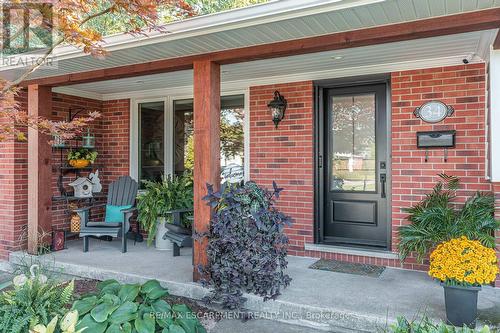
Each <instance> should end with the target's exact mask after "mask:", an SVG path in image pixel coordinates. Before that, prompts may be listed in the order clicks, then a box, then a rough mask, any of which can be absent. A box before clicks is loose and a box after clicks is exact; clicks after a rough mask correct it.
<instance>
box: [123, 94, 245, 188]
mask: <svg viewBox="0 0 500 333" xmlns="http://www.w3.org/2000/svg"><path fill="white" fill-rule="evenodd" d="M232 95H243V100H244V105H243V110H244V118H243V157H244V165H243V169H244V173H245V176H244V179H245V181H248V180H249V179H250V108H249V106H250V93H249V89H245V90H227V91H223V92H221V97H222V96H232ZM192 98H193V94H192V93H191V94H168V93H167V94H165V95H163V96H158V97H148V98H131V99H130V158H129V162H130V163H129V175H130V177H132V178H133V179H135V180H138V177H139V140H140V138H139V125H140V124H139V105H140V104H142V103H150V102H164V112H165V117H164V119H165V124H164V128H165V147H164V149H165V168H164V173H165V175H171V174H172V173H173V170H174V147H173V141H174V121H173V120H174V102H175V101H177V100H183V99H192Z"/></svg>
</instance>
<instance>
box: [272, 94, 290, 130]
mask: <svg viewBox="0 0 500 333" xmlns="http://www.w3.org/2000/svg"><path fill="white" fill-rule="evenodd" d="M286 105H287V104H286V99H285V98H284V97H283V96H281V95H280V93H279V92H278V91H277V90H276V91H275V92H274V99H273V100H272V101H270V102H269V104H267V107H268V108H269V111H271V115H272V116H273V123H274V126H275V127H276V128H278V124H279V123H280V121H282V120H283V118H285V110H286Z"/></svg>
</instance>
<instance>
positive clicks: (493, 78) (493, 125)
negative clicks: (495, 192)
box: [489, 49, 500, 182]
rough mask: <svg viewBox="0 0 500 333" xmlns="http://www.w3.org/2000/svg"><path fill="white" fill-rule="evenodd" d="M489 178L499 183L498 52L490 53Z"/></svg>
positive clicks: (499, 82)
mask: <svg viewBox="0 0 500 333" xmlns="http://www.w3.org/2000/svg"><path fill="white" fill-rule="evenodd" d="M489 97H490V110H489V111H490V123H489V126H490V142H489V153H490V159H491V160H490V166H491V170H490V177H491V181H492V182H500V50H493V49H491V53H490V91H489Z"/></svg>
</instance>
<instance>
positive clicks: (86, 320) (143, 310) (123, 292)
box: [72, 280, 205, 333]
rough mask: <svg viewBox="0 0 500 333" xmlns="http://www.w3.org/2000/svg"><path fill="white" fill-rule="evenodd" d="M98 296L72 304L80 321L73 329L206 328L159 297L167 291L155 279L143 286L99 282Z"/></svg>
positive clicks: (179, 331) (176, 331)
mask: <svg viewBox="0 0 500 333" xmlns="http://www.w3.org/2000/svg"><path fill="white" fill-rule="evenodd" d="M98 289H99V293H98V294H96V295H88V296H86V297H84V298H81V299H79V300H77V301H76V302H75V303H73V307H72V309H73V310H77V311H78V313H79V315H80V319H81V320H80V321H79V323H78V324H77V326H76V329H77V330H78V329H82V328H85V327H86V328H87V329H86V332H92V333H103V332H106V333H114V332H129V333H130V332H138V333H156V332H161V333H205V329H204V328H203V326H202V325H201V324H200V322H199V321H198V319H197V318H196V317H195V316H194V314H193V313H192V312H191V310H190V309H189V308H188V307H187V306H186V305H184V304H176V305H170V304H169V303H167V302H166V301H165V300H163V299H162V298H163V297H164V296H166V295H168V290H167V289H165V288H163V287H161V286H160V283H159V282H158V281H156V280H150V281H148V282H146V283H144V284H143V285H139V284H123V285H122V284H120V283H118V282H117V281H115V280H107V281H103V282H101V283H99V285H98Z"/></svg>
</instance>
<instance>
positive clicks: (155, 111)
mask: <svg viewBox="0 0 500 333" xmlns="http://www.w3.org/2000/svg"><path fill="white" fill-rule="evenodd" d="M164 107H165V105H164V102H148V103H140V104H139V124H140V126H139V179H140V180H141V182H140V184H141V187H142V186H143V183H142V180H153V181H156V180H161V176H162V174H163V173H164V171H165V122H164V120H165V111H164Z"/></svg>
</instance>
